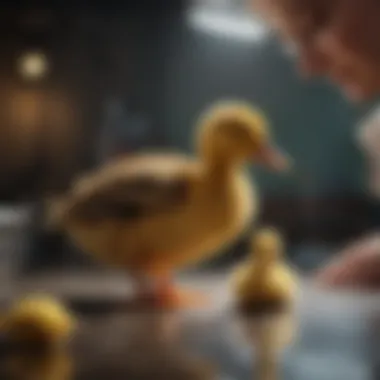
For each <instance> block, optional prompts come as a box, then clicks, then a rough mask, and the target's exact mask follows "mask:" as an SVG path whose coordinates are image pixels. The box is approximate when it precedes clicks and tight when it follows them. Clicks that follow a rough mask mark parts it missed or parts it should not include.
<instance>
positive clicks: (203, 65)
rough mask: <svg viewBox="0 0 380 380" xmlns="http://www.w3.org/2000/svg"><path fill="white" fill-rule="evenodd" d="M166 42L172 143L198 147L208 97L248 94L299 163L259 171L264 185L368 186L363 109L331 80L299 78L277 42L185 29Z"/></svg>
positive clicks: (165, 103) (275, 191)
mask: <svg viewBox="0 0 380 380" xmlns="http://www.w3.org/2000/svg"><path fill="white" fill-rule="evenodd" d="M167 42H168V43H167V50H166V59H165V60H166V62H165V70H164V73H163V76H164V78H165V81H164V83H165V85H164V91H163V94H162V99H161V102H162V103H161V104H162V107H163V111H164V112H163V115H164V116H163V125H165V126H166V135H167V139H168V141H169V143H170V144H171V145H172V146H175V147H180V148H183V149H189V150H190V149H192V126H193V123H194V121H195V120H196V116H197V115H198V114H199V112H201V111H202V110H203V109H204V108H205V107H207V106H208V105H209V104H210V103H212V102H214V101H215V100H217V99H220V98H225V97H227V98H230V97H237V98H241V99H248V100H250V101H251V102H253V103H255V104H257V105H258V106H260V107H262V109H263V110H264V111H265V112H266V114H267V116H268V118H269V119H270V120H271V121H272V123H273V130H274V132H275V135H276V136H277V140H278V142H279V144H280V145H281V146H282V147H284V148H285V149H286V150H287V151H288V152H289V153H290V155H292V156H293V158H294V160H295V162H296V167H295V171H294V173H293V174H292V175H291V176H289V177H287V178H286V177H279V176H274V175H272V174H269V173H266V172H263V171H261V170H260V171H259V172H258V181H259V183H260V186H261V188H262V190H263V191H264V192H266V193H267V194H271V195H288V194H291V195H309V194H315V193H316V194H320V195H322V194H329V193H336V192H346V193H347V192H358V191H361V190H362V188H363V179H362V172H363V170H362V157H361V154H360V152H358V150H357V148H356V146H355V141H354V136H353V131H354V128H355V123H356V122H357V120H358V118H359V117H360V116H361V112H360V111H359V110H358V109H355V108H353V107H351V106H350V105H349V104H348V103H347V102H346V101H345V100H344V99H343V98H342V97H341V96H340V94H339V93H338V92H337V91H336V90H335V89H334V88H332V87H330V86H329V85H328V84H326V83H322V82H317V81H312V82H305V81H303V80H301V79H300V78H299V77H298V75H297V73H296V72H295V67H294V64H293V62H291V59H290V58H289V57H286V56H285V55H284V53H283V52H282V51H281V49H280V48H279V46H278V44H277V43H276V41H274V40H268V41H267V42H265V43H262V44H255V43H246V42H236V41H227V40H223V39H220V38H217V37H213V36H205V35H202V34H201V33H196V32H193V31H190V30H187V29H185V28H182V29H179V30H178V33H174V34H173V36H172V37H171V38H170V39H169V40H168V41H167Z"/></svg>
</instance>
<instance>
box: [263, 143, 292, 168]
mask: <svg viewBox="0 0 380 380" xmlns="http://www.w3.org/2000/svg"><path fill="white" fill-rule="evenodd" d="M255 159H256V162H258V163H259V164H261V165H263V166H265V167H267V168H269V169H271V170H274V171H278V172H285V171H288V170H289V169H290V166H291V164H290V161H289V158H288V157H287V155H286V154H284V153H283V152H281V150H280V149H278V148H277V147H276V146H273V145H270V144H268V145H266V146H265V147H263V148H262V149H261V150H260V152H259V153H258V154H257V155H256V157H255Z"/></svg>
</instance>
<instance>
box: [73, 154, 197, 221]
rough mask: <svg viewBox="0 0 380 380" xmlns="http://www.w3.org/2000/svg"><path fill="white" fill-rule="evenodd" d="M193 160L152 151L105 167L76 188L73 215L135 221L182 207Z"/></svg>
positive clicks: (186, 195)
mask: <svg viewBox="0 0 380 380" xmlns="http://www.w3.org/2000/svg"><path fill="white" fill-rule="evenodd" d="M192 164H193V162H192V161H191V160H189V159H188V158H186V157H182V156H177V155H175V156H174V155H168V156H159V155H152V156H136V157H133V158H128V159H126V160H122V161H121V162H118V163H116V164H113V165H110V166H107V167H104V168H102V169H100V170H99V171H98V172H97V173H94V174H93V175H90V176H88V177H86V178H84V179H83V180H81V181H80V182H79V183H78V184H76V186H75V187H74V188H73V195H72V198H71V199H72V202H71V205H70V208H69V213H70V216H71V217H74V218H75V219H76V220H82V221H85V222H97V221H100V220H105V219H116V220H123V221H135V220H137V219H140V218H143V217H149V216H151V215H152V214H155V213H158V212H168V211H170V210H172V209H173V208H175V207H180V206H181V205H183V204H184V203H185V202H186V200H187V199H188V198H189V196H190V190H191V187H192V183H193V181H192V178H193V177H192V175H191V172H192V170H191V168H192V167H193V165H192Z"/></svg>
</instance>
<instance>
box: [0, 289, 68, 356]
mask: <svg viewBox="0 0 380 380" xmlns="http://www.w3.org/2000/svg"><path fill="white" fill-rule="evenodd" d="M74 326H75V320H74V317H73V316H72V315H71V314H70V312H69V311H68V310H67V309H66V308H65V307H64V306H63V305H62V304H60V303H59V302H58V301H57V300H55V299H54V298H52V297H49V296H47V295H30V296H28V297H25V298H23V299H22V300H20V301H18V302H16V303H15V304H14V305H13V306H12V307H11V309H10V310H9V312H8V313H7V315H6V317H5V318H4V321H3V323H2V330H3V332H4V334H5V335H6V337H7V340H8V341H9V344H10V345H11V346H14V347H15V348H16V349H17V348H19V347H23V348H24V347H38V348H49V347H55V346H59V345H61V344H64V343H66V342H67V341H68V339H69V337H70V335H71V334H72V332H73V330H74Z"/></svg>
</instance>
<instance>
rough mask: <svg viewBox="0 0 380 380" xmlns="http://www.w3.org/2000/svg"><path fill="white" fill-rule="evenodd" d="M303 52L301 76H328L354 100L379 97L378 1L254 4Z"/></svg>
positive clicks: (264, 0) (270, 0)
mask: <svg viewBox="0 0 380 380" xmlns="http://www.w3.org/2000/svg"><path fill="white" fill-rule="evenodd" d="M251 1H252V3H253V6H254V9H256V10H257V11H258V12H259V13H261V14H262V15H263V16H264V18H266V19H267V20H268V21H269V23H270V24H271V25H272V27H274V29H275V30H277V31H279V33H280V35H281V36H282V37H283V38H284V40H285V41H286V42H289V43H291V44H292V45H293V46H294V47H295V48H296V52H297V54H298V63H299V68H300V70H301V72H302V73H303V74H305V75H323V76H327V77H328V78H329V79H331V80H332V81H333V82H334V83H336V84H337V85H338V86H339V87H340V88H341V89H342V90H343V91H344V93H345V94H346V95H347V96H349V97H350V98H351V99H353V100H356V101H357V100H364V99H367V98H369V97H372V96H374V95H375V94H376V93H380V39H379V35H380V22H379V20H380V1H379V0H251Z"/></svg>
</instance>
